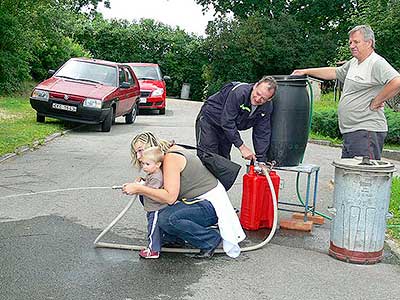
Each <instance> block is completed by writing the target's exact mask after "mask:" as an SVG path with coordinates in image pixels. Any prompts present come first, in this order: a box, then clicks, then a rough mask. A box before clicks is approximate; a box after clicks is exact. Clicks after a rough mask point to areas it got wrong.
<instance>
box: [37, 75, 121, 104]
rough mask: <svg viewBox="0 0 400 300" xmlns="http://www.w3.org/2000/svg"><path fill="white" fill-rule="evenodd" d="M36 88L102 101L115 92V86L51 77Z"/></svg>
mask: <svg viewBox="0 0 400 300" xmlns="http://www.w3.org/2000/svg"><path fill="white" fill-rule="evenodd" d="M36 88H38V89H43V90H47V91H49V92H57V93H63V94H68V95H77V96H82V97H85V98H95V99H103V98H104V97H105V96H107V95H108V94H110V93H112V92H113V91H115V90H116V87H115V86H109V85H102V84H96V83H90V82H82V81H76V80H70V79H63V78H57V77H51V78H49V79H47V80H45V81H43V82H41V83H40V84H39V85H38V86H37V87H36Z"/></svg>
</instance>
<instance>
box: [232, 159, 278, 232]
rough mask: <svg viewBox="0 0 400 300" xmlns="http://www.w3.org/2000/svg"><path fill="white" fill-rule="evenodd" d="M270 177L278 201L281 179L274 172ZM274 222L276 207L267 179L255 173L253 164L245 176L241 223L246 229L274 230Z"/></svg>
mask: <svg viewBox="0 0 400 300" xmlns="http://www.w3.org/2000/svg"><path fill="white" fill-rule="evenodd" d="M269 175H270V177H271V180H272V185H273V186H274V189H275V195H276V199H277V200H278V194H279V183H280V177H279V176H278V174H276V172H274V171H271V172H270V173H269ZM273 222H274V207H273V204H272V194H271V190H270V188H269V184H268V181H267V178H266V177H265V176H264V175H262V174H258V173H256V172H254V165H252V164H251V165H250V168H249V172H248V173H247V174H245V175H244V176H243V193H242V207H241V209H240V223H241V224H242V227H243V228H244V229H247V230H258V229H260V228H272V224H273Z"/></svg>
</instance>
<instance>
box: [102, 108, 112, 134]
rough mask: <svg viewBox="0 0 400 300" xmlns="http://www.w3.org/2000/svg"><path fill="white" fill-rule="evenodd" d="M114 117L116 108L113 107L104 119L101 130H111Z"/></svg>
mask: <svg viewBox="0 0 400 300" xmlns="http://www.w3.org/2000/svg"><path fill="white" fill-rule="evenodd" d="M113 119H114V108H112V107H111V109H110V111H109V112H108V115H107V116H106V118H105V119H104V121H103V123H101V131H103V132H109V131H110V130H111V125H112V124H113Z"/></svg>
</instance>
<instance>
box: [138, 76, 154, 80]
mask: <svg viewBox="0 0 400 300" xmlns="http://www.w3.org/2000/svg"><path fill="white" fill-rule="evenodd" d="M138 79H139V80H158V79H156V78H153V77H139V78H138Z"/></svg>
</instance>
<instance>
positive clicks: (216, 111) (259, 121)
mask: <svg viewBox="0 0 400 300" xmlns="http://www.w3.org/2000/svg"><path fill="white" fill-rule="evenodd" d="M276 89H277V83H276V81H275V79H274V78H272V77H271V76H264V77H263V78H262V79H261V80H260V81H258V82H257V83H255V84H254V83H251V84H249V83H239V82H231V83H228V84H226V85H224V86H223V87H222V89H221V90H220V91H219V92H217V93H216V94H214V95H212V96H210V97H209V98H208V99H207V101H206V102H205V103H204V105H203V107H202V108H201V110H200V113H199V114H198V116H197V119H196V141H197V147H198V148H200V149H203V150H206V151H210V152H213V153H217V154H219V155H221V156H224V157H226V158H228V159H230V152H231V148H232V145H235V147H236V148H238V149H239V151H240V153H241V154H242V157H243V158H245V159H253V160H258V161H264V162H265V161H266V158H267V151H268V148H269V144H270V137H271V122H270V117H271V113H272V108H273V106H272V102H271V100H272V97H273V96H274V94H275V92H276ZM249 128H253V135H252V137H253V146H254V150H255V153H254V152H253V151H252V150H251V149H250V148H249V147H248V146H247V145H245V144H244V142H243V140H242V139H241V137H240V134H239V130H246V129H249Z"/></svg>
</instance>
